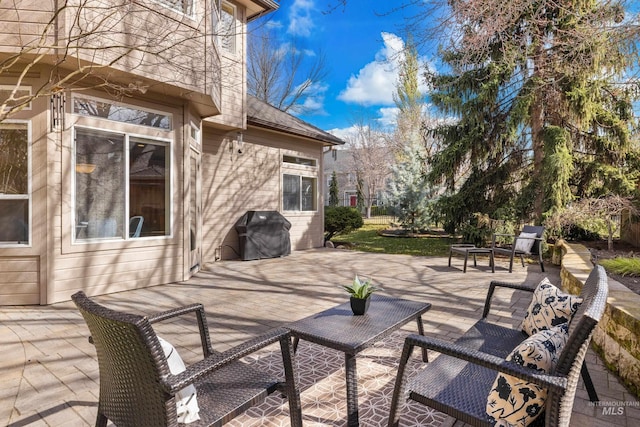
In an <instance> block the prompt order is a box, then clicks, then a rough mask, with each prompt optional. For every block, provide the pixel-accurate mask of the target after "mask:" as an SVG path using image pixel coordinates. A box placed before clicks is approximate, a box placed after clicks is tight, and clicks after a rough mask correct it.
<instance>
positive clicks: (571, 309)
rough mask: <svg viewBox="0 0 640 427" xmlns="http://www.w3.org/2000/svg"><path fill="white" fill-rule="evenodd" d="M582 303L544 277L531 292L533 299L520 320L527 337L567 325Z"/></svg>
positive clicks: (576, 297)
mask: <svg viewBox="0 0 640 427" xmlns="http://www.w3.org/2000/svg"><path fill="white" fill-rule="evenodd" d="M581 303H582V298H580V297H578V296H576V295H571V294H567V293H564V292H562V291H561V290H560V289H558V288H557V287H555V286H553V285H552V284H551V282H550V281H549V279H547V278H546V277H545V278H544V279H543V280H542V281H541V282H540V284H538V287H537V288H536V290H535V291H533V299H532V300H531V304H530V305H529V308H528V309H527V313H526V314H525V316H524V319H523V320H522V330H523V331H524V332H525V333H526V334H527V335H533V334H535V333H536V332H539V331H543V330H545V329H551V328H553V327H554V326H557V325H561V324H563V323H567V322H568V321H570V320H571V317H573V315H574V314H575V312H576V310H578V307H580V304H581Z"/></svg>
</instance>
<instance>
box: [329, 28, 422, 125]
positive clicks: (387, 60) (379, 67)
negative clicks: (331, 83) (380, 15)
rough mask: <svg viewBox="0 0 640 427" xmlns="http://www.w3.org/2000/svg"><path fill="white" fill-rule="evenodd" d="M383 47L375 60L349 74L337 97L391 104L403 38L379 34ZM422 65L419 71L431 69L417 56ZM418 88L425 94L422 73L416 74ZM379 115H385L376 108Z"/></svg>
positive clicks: (402, 47) (392, 102)
mask: <svg viewBox="0 0 640 427" xmlns="http://www.w3.org/2000/svg"><path fill="white" fill-rule="evenodd" d="M382 41H383V43H384V46H383V47H382V48H381V49H380V50H379V51H378V52H377V53H376V55H375V60H374V61H373V62H370V63H368V64H367V65H365V66H364V67H363V68H362V69H361V70H360V71H359V72H358V74H357V75H352V76H351V77H350V78H349V81H348V82H347V87H346V89H344V90H343V91H342V92H340V95H338V99H340V100H342V101H345V102H350V103H353V104H358V105H363V106H367V107H370V106H374V105H393V104H394V101H393V94H394V93H395V91H396V84H397V82H398V71H399V70H400V64H401V62H402V61H403V60H404V52H403V49H404V41H403V40H402V38H400V37H399V36H397V35H395V34H391V33H382ZM419 61H420V62H421V63H422V64H423V71H424V70H426V69H427V68H429V69H432V68H433V65H432V64H430V63H429V62H428V61H426V59H425V58H422V57H421V58H419ZM418 80H419V81H418V88H419V89H420V91H421V92H422V93H427V92H428V88H427V85H426V82H425V81H424V78H422V72H420V73H419V74H418ZM380 113H381V115H383V118H384V116H385V114H386V112H385V111H383V110H382V109H381V110H380Z"/></svg>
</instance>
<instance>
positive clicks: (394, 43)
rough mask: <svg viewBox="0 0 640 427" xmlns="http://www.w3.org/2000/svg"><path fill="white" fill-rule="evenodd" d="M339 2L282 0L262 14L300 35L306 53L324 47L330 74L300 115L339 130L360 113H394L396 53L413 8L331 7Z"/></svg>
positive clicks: (360, 1) (357, 0)
mask: <svg viewBox="0 0 640 427" xmlns="http://www.w3.org/2000/svg"><path fill="white" fill-rule="evenodd" d="M336 3H337V2H336V1H335V0H281V1H280V9H279V10H278V11H277V12H275V13H272V14H270V15H269V16H268V17H266V18H262V19H265V20H268V25H271V26H273V27H274V28H277V29H278V32H280V34H282V35H286V36H287V37H294V38H296V40H297V41H298V46H299V47H300V48H302V49H304V50H305V51H306V52H307V54H308V55H310V56H313V55H315V54H317V53H319V52H320V51H322V52H324V54H325V55H326V57H327V66H328V71H329V75H328V77H327V79H326V81H324V82H320V84H319V85H317V86H316V88H315V89H316V91H315V95H314V97H313V99H312V100H311V102H309V104H310V105H312V106H313V107H314V110H313V112H310V113H308V114H305V115H302V116H300V118H301V119H303V120H305V121H307V122H309V123H311V124H313V125H315V126H317V127H319V128H321V129H324V130H326V131H331V132H332V133H334V134H336V135H338V136H341V134H342V133H343V132H344V131H347V130H348V128H349V127H351V126H352V124H353V123H354V121H355V120H357V119H358V118H360V117H363V116H366V117H369V118H372V119H375V120H380V122H381V123H382V124H385V123H387V122H390V119H391V118H393V117H394V113H395V104H394V102H393V92H394V90H395V84H396V81H397V76H398V74H397V63H398V58H399V56H398V54H397V53H398V52H399V51H401V50H402V47H403V46H404V40H403V36H402V34H403V33H404V22H405V18H406V17H408V16H410V14H411V10H401V11H396V12H390V11H389V9H390V8H391V7H393V6H399V5H400V4H402V2H401V1H392V2H377V1H371V0H348V1H347V4H346V6H345V7H342V6H339V7H337V8H335V9H333V10H331V11H330V13H327V12H328V11H329V10H330V5H331V4H333V5H335V4H336ZM390 5H391V6H390ZM261 22H264V21H261ZM424 59H425V60H426V59H427V58H424Z"/></svg>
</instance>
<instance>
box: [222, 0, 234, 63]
mask: <svg viewBox="0 0 640 427" xmlns="http://www.w3.org/2000/svg"><path fill="white" fill-rule="evenodd" d="M236 34H237V31H236V7H235V6H233V5H232V4H229V3H225V2H223V3H222V4H221V6H220V22H219V23H218V40H219V43H220V47H221V48H222V49H223V50H224V51H226V52H229V53H236Z"/></svg>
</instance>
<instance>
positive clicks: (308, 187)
mask: <svg viewBox="0 0 640 427" xmlns="http://www.w3.org/2000/svg"><path fill="white" fill-rule="evenodd" d="M316 183H317V179H316V178H312V177H308V176H300V175H290V174H284V175H283V178H282V208H283V210H285V211H315V210H316V200H317V196H316V191H317V190H316V187H317V185H316Z"/></svg>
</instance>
